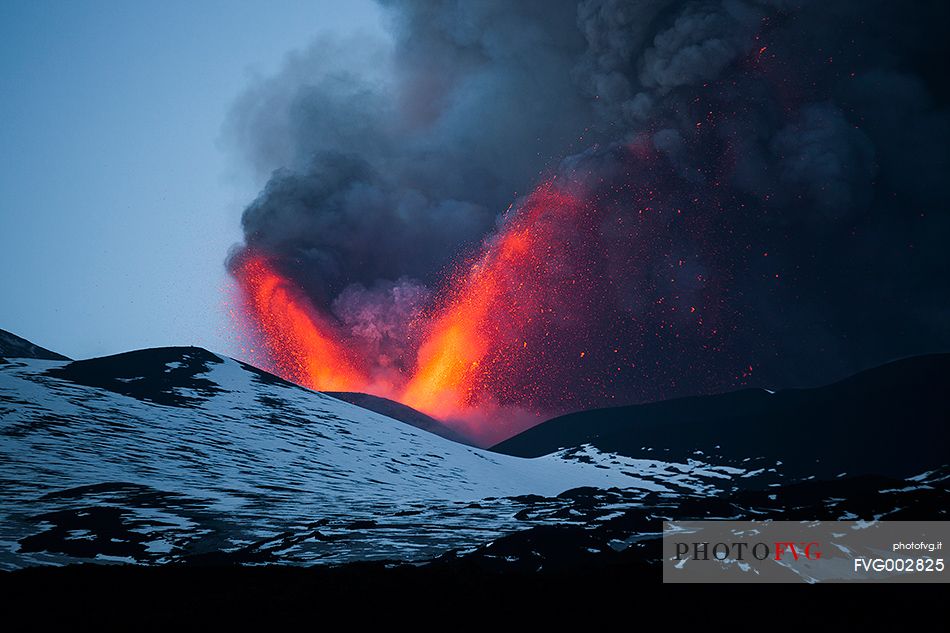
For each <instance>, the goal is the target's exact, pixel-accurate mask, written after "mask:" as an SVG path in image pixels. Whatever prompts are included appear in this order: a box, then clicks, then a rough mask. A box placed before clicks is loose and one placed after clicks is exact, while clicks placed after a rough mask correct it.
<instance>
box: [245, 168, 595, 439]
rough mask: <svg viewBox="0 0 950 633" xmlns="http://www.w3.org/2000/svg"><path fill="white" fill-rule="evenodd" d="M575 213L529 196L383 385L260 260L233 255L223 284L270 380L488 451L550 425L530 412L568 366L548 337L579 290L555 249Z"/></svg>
mask: <svg viewBox="0 0 950 633" xmlns="http://www.w3.org/2000/svg"><path fill="white" fill-rule="evenodd" d="M584 210H585V206H584V205H583V204H582V203H581V202H580V198H579V197H577V196H575V195H574V194H572V193H571V192H569V191H568V190H566V188H563V187H556V186H555V185H554V182H553V181H549V182H546V183H544V184H542V185H541V186H540V187H538V188H537V189H536V190H535V191H534V192H533V193H532V194H530V195H529V196H528V197H527V198H526V199H525V200H524V201H523V203H522V204H521V205H519V206H518V208H517V209H515V210H514V211H511V212H510V214H509V216H508V217H507V218H506V219H505V222H504V225H503V226H502V228H501V229H500V230H499V231H498V232H497V233H496V234H495V235H493V236H492V237H491V238H489V239H488V240H486V241H485V242H484V244H483V246H482V248H481V249H480V251H479V253H478V254H477V255H476V256H475V257H474V258H473V259H471V260H469V261H468V262H465V263H463V264H462V265H460V266H459V267H458V268H457V269H456V271H455V273H454V274H453V275H452V276H451V277H450V278H449V280H448V283H447V284H446V286H445V287H444V288H443V290H442V292H441V293H440V294H439V295H438V297H437V298H436V300H435V301H434V303H433V307H432V308H431V310H430V311H429V312H427V313H426V314H425V315H424V316H423V318H420V319H418V320H417V323H415V326H414V332H415V336H414V337H413V338H412V341H411V342H410V341H407V342H406V344H407V345H408V346H412V345H413V344H414V345H415V347H410V349H409V352H410V356H409V358H413V357H414V358H415V366H414V367H412V368H411V369H410V370H406V371H404V372H397V373H396V375H395V378H392V379H390V380H387V381H380V380H379V379H378V377H377V379H373V377H372V376H373V374H374V371H373V367H372V359H359V363H363V364H359V363H358V362H357V360H356V359H354V358H353V351H352V350H354V349H356V348H357V345H355V344H354V341H353V340H351V339H350V338H348V334H347V332H345V331H344V330H343V329H342V328H341V326H340V324H339V323H338V322H337V321H336V319H335V318H334V317H333V316H332V315H323V314H321V313H320V312H318V311H317V309H316V308H314V307H313V306H312V305H311V304H310V303H309V302H308V301H307V300H306V298H305V297H304V296H303V295H302V294H301V293H299V292H297V291H296V290H295V289H294V288H293V286H292V285H291V284H290V283H289V281H288V280H287V279H286V278H284V277H283V276H281V274H280V273H279V272H278V271H277V270H275V268H274V267H273V266H272V265H270V264H269V263H268V261H267V259H266V258H265V257H264V256H262V255H259V254H255V253H253V252H248V253H245V255H244V257H243V259H242V260H241V261H242V263H240V265H238V266H237V267H236V269H235V273H234V274H235V277H236V278H237V280H238V284H239V286H240V287H241V289H242V294H243V297H244V312H245V316H246V317H247V322H248V324H249V325H250V326H251V329H252V333H253V334H255V338H257V339H259V340H260V341H261V343H262V344H263V346H264V348H265V350H266V353H267V359H266V360H267V361H269V362H270V363H271V365H272V367H271V369H272V371H274V372H275V373H277V374H279V375H280V376H283V377H284V378H287V379H288V380H291V381H294V382H297V383H299V384H302V385H305V386H307V387H310V388H312V389H317V390H321V391H362V392H364V393H373V394H375V395H381V396H385V397H390V398H393V399H396V400H399V401H400V402H402V403H404V404H406V405H409V406H411V407H413V408H415V409H417V410H419V411H422V412H424V413H427V414H429V415H431V416H433V417H435V418H438V419H439V420H442V421H443V422H445V423H446V424H448V425H450V426H452V427H454V428H455V429H456V430H458V431H460V432H462V433H463V434H465V435H467V436H468V437H469V438H470V439H473V440H475V441H477V442H480V443H483V444H485V445H489V444H491V443H493V442H495V441H498V440H500V439H503V438H504V437H507V436H509V435H511V434H513V433H514V432H516V431H517V430H521V429H523V428H526V427H528V426H530V425H531V424H533V423H535V422H537V421H539V419H540V418H541V416H542V415H543V414H544V413H550V410H548V411H540V410H537V409H538V405H537V404H536V403H537V402H539V401H545V402H550V401H551V400H552V399H551V398H550V397H549V394H547V393H545V392H544V391H543V389H544V386H543V383H544V382H545V381H544V378H545V374H546V373H550V372H551V371H556V369H557V368H558V367H562V366H566V363H567V362H568V359H575V358H577V357H578V353H577V351H575V350H573V349H570V346H565V345H564V344H563V343H562V342H561V341H562V337H559V336H555V335H553V334H556V333H557V332H558V331H560V332H561V333H562V334H563V333H564V331H565V329H566V328H571V327H573V326H572V323H571V322H570V320H571V319H572V318H575V317H576V315H577V314H578V313H579V311H581V312H582V311H583V306H584V301H585V300H584V298H583V293H584V291H583V290H582V288H583V287H585V286H590V283H589V281H590V280H589V274H587V273H585V271H584V270H582V269H581V268H580V267H579V266H578V264H577V263H576V260H577V259H578V258H577V257H576V255H577V253H576V251H572V248H577V246H578V245H576V244H575V245H574V246H573V247H572V246H571V245H570V244H565V243H564V242H565V240H564V239H563V237H562V235H563V233H564V231H563V226H564V223H565V222H570V223H572V224H573V225H577V224H579V223H580V224H583V223H584V222H583V221H582V220H583V211H584ZM570 234H571V235H573V236H574V237H575V238H576V237H577V236H578V235H580V234H581V232H578V231H571V232H570ZM577 329H578V328H576V327H574V330H575V331H576V330H577ZM580 357H581V358H583V352H581V354H580Z"/></svg>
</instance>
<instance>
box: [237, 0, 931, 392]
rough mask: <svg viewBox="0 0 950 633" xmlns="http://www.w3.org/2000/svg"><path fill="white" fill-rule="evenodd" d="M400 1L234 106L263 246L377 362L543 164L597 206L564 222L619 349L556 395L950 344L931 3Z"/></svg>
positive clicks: (740, 376) (783, 379)
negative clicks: (368, 32) (262, 179)
mask: <svg viewBox="0 0 950 633" xmlns="http://www.w3.org/2000/svg"><path fill="white" fill-rule="evenodd" d="M384 8H385V11H386V13H387V15H388V18H389V21H390V25H391V39H389V40H386V41H380V42H373V41H369V40H368V39H367V38H363V39H352V40H344V41H334V40H330V39H320V40H317V41H316V42H315V43H314V44H313V46H312V47H311V48H310V49H308V50H306V51H303V52H300V53H296V54H294V55H293V56H291V57H290V58H289V59H288V62H287V64H286V66H285V68H284V69H283V70H282V71H281V72H280V73H278V74H277V75H276V76H274V77H271V78H269V79H264V80H261V81H259V82H258V83H256V84H255V85H253V86H251V87H250V88H249V89H248V91H247V92H246V94H244V95H243V96H242V97H241V98H240V100H239V101H238V103H237V104H236V106H235V108H234V111H233V115H232V117H231V120H230V122H229V126H228V129H229V131H230V132H229V135H230V138H231V139H232V140H233V142H234V144H235V146H236V147H237V148H238V149H239V150H240V151H241V153H242V154H243V155H244V156H245V157H246V159H247V161H248V162H249V164H251V165H252V166H253V167H254V168H255V169H257V170H259V171H261V172H264V173H270V177H269V181H268V183H267V185H266V187H265V188H264V190H263V191H262V192H261V193H260V195H259V196H258V198H257V199H256V200H255V201H254V202H253V203H252V204H250V205H249V206H248V208H247V210H246V211H245V213H244V216H243V227H244V233H245V243H246V246H245V248H247V249H253V251H254V252H264V253H267V254H268V256H269V257H270V258H271V259H272V261H273V262H274V265H276V266H277V267H278V268H279V269H280V270H281V271H282V273H283V274H285V275H287V276H288V277H290V278H291V279H292V280H293V281H294V283H295V284H296V285H297V286H299V287H300V288H302V289H303V290H304V292H305V293H306V295H307V296H308V297H309V298H310V300H311V301H313V302H314V304H315V305H317V306H318V307H319V308H321V309H323V310H325V311H326V312H327V313H329V314H334V315H335V316H336V318H337V320H338V323H339V324H340V326H341V327H342V328H344V329H345V330H347V331H349V332H351V333H352V334H354V335H355V337H356V339H357V340H360V341H362V343H360V345H365V346H366V350H368V351H366V352H365V353H367V354H371V355H373V356H374V357H376V358H379V359H382V360H381V361H380V363H381V364H382V366H384V367H386V368H391V369H392V370H393V371H396V372H399V371H404V370H405V369H406V368H407V367H408V366H409V365H411V362H412V354H413V353H414V348H413V347H412V343H413V341H412V332H411V328H410V324H411V322H412V320H413V319H414V318H416V317H418V315H419V313H420V311H424V310H425V309H426V306H427V304H428V303H429V302H430V300H431V298H432V296H433V293H435V292H437V291H438V290H439V286H440V280H441V279H443V276H444V275H445V274H446V272H447V271H450V270H452V269H453V268H454V267H455V265H456V264H458V262H459V261H460V257H464V256H468V255H469V254H470V253H472V252H473V251H474V250H476V249H477V248H478V246H479V244H480V243H481V241H482V240H483V239H484V238H485V236H486V235H488V234H490V233H492V232H493V231H494V230H495V228H496V226H497V223H498V218H499V216H500V215H501V214H502V213H503V212H504V211H505V210H506V209H507V208H508V207H509V205H511V204H512V203H514V204H515V207H516V208H517V206H518V204H519V203H518V201H519V200H521V199H522V196H524V195H526V194H527V193H528V192H530V191H531V190H532V189H533V188H534V187H535V186H536V185H537V183H538V182H539V181H542V180H544V179H546V178H549V177H551V176H557V177H558V178H561V179H562V181H567V182H574V183H577V185H578V188H579V189H581V190H583V191H584V192H585V193H584V195H585V196H586V197H587V199H586V200H587V203H589V204H590V205H593V206H595V207H596V208H597V209H598V210H597V213H596V217H595V220H596V223H597V227H596V231H588V232H587V233H584V235H585V237H584V238H583V240H581V239H580V238H578V239H575V240H572V235H573V234H574V233H572V232H579V231H582V230H584V231H587V229H589V228H590V223H591V221H592V220H591V218H590V217H588V216H586V215H579V216H577V218H585V219H584V220H583V221H582V220H579V219H577V218H575V219H574V220H571V221H566V222H564V225H563V231H562V233H560V234H559V238H558V239H560V240H562V241H563V243H564V244H571V245H570V246H569V247H567V249H566V250H565V252H573V250H571V249H574V250H576V248H577V246H576V245H577V244H581V243H582V244H585V245H587V246H589V247H590V248H591V249H594V250H597V251H598V252H597V254H596V259H597V261H596V266H593V265H592V266H593V268H591V270H594V269H596V272H597V275H598V279H603V280H607V281H606V282H604V288H603V292H602V293H601V294H599V295H598V296H597V301H596V305H597V306H598V307H602V308H603V309H602V310H601V312H600V313H601V314H602V316H603V320H602V321H601V322H600V323H598V324H597V325H596V326H594V327H590V328H588V329H587V330H586V331H585V332H586V334H585V336H588V338H591V340H590V341H589V343H590V346H592V347H595V348H603V349H609V350H610V353H605V354H604V355H603V357H602V358H601V360H599V361H598V362H597V364H595V365H594V366H593V367H592V368H591V367H588V368H587V369H584V370H578V372H579V373H577V374H576V380H574V381H573V383H568V382H566V381H565V382H564V383H563V384H561V383H559V384H556V385H554V386H553V387H552V386H551V385H548V386H547V387H546V388H545V389H544V390H543V391H544V394H545V395H544V397H545V398H551V397H557V396H556V395H551V394H552V393H554V392H558V393H561V392H564V391H565V390H567V391H570V390H573V392H572V393H571V394H569V395H570V397H567V398H565V399H564V401H563V402H562V403H561V404H562V406H561V407H560V408H571V407H580V406H593V405H597V404H608V403H614V402H621V401H623V402H630V401H642V400H651V399H658V398H664V397H670V396H675V395H683V394H690V393H697V392H703V391H715V390H722V389H728V388H734V387H736V386H739V385H744V384H759V385H764V386H780V387H784V386H794V385H802V384H816V383H821V382H824V381H828V380H831V379H834V378H837V377H840V376H842V375H844V374H847V373H850V372H853V371H857V370H859V369H861V368H863V367H867V366H870V365H873V364H876V363H880V362H883V361H886V360H888V359H890V358H893V357H896V356H902V355H907V354H911V353H920V352H927V351H935V350H942V349H946V348H947V347H948V346H950V328H948V326H947V324H948V322H950V321H948V317H950V310H948V307H950V306H948V302H950V299H948V294H947V293H946V275H947V273H948V272H950V270H948V263H950V262H948V255H947V252H948V251H947V249H946V247H945V246H946V237H947V235H948V233H947V229H948V218H947V209H948V202H950V200H948V185H947V184H946V179H945V172H946V169H947V166H948V160H947V159H948V148H950V143H948V141H950V117H948V112H947V95H948V93H947V89H946V86H945V83H944V82H943V78H942V75H941V72H942V71H941V60H942V59H945V57H946V52H947V51H946V50H945V49H946V46H947V44H946V39H945V38H944V37H943V36H942V35H941V33H940V29H941V28H942V25H943V24H946V18H947V17H948V16H947V15H946V14H947V9H946V8H945V6H944V5H942V4H941V3H935V2H924V3H920V4H918V5H915V6H914V7H913V9H911V8H909V7H904V6H898V3H888V2H867V3H853V2H844V1H841V2H836V1H834V0H831V1H828V2H821V3H809V2H795V1H793V0H788V1H778V0H777V1H765V0H762V1H757V0H721V1H709V2H670V1H665V0H653V1H650V0H646V1H642V2H632V1H623V0H585V1H583V2H580V3H578V2H573V1H554V0H536V1H520V2H507V1H504V0H498V1H484V2H475V3H457V2H430V1H418V2H399V3H396V2H393V3H390V2H386V3H384ZM578 235H579V233H578ZM239 259H240V253H238V254H237V255H236V256H235V258H234V261H237V260H239ZM589 307H590V306H586V307H585V310H588V308H589ZM700 313H701V316H702V318H701V319H700ZM621 322H622V325H616V324H617V323H621ZM525 345H527V342H525ZM620 348H624V349H623V351H622V352H621V351H618V352H616V353H617V354H618V356H616V357H614V356H612V354H613V353H614V350H615V349H620ZM552 353H553V352H552ZM571 353H573V352H571ZM565 354H566V352H565ZM558 358H559V362H567V361H566V360H563V359H560V357H558ZM585 358H590V355H588V356H585ZM618 359H620V362H619V363H618V362H617V361H618ZM615 366H616V369H615ZM608 371H609V372H614V373H617V372H619V373H620V374H621V375H622V377H621V378H610V379H605V378H603V377H602V376H603V375H606V374H607V372H608ZM584 372H588V373H586V374H585V373H584ZM598 376H600V377H598ZM523 379H524V380H528V379H530V376H525V377H524V378H523ZM525 388H526V389H527V388H528V387H525ZM519 404H522V405H524V404H525V403H524V402H519ZM530 404H537V403H530ZM557 408H558V407H554V409H557Z"/></svg>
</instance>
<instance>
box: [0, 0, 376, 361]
mask: <svg viewBox="0 0 950 633" xmlns="http://www.w3.org/2000/svg"><path fill="white" fill-rule="evenodd" d="M381 31H382V26H381V20H380V15H379V12H378V9H377V7H375V6H374V5H372V4H370V3H369V2H363V1H358V2H355V1H347V2H338V3H334V2H312V1H311V2H304V1H293V0H280V1H268V2H233V1H231V2H217V1H209V0H202V1H201V2H183V1H172V2H118V1H116V2H106V1H96V2H91V1H90V2H35V1H30V2H16V1H14V2H11V1H9V0H8V1H6V2H3V3H2V4H0V95H2V98H0V161H2V162H0V194H2V195H0V236H2V243H3V247H2V248H0V286H2V293H0V328H2V329H6V330H9V331H12V332H14V333H16V334H19V335H20V336H24V337H26V338H28V339H30V340H32V341H34V342H35V343H37V344H39V345H42V346H44V347H48V348H50V349H53V350H55V351H57V352H60V353H63V354H66V355H68V356H71V357H75V358H85V357H91V356H100V355H104V354H111V353H117V352H122V351H127V350H131V349H138V348H143V347H154V346H162V345H200V346H203V347H207V348H209V349H212V350H216V351H220V352H223V353H229V354H238V353H239V352H238V350H237V349H236V346H237V342H236V341H235V340H233V337H232V332H231V328H230V323H229V319H228V316H227V309H226V299H227V296H226V292H225V291H226V288H227V285H228V276H227V274H226V271H225V268H224V260H225V257H226V255H227V252H228V249H229V248H230V247H231V246H232V245H234V244H235V243H237V242H239V241H240V239H241V234H240V215H241V211H242V209H243V208H244V206H245V205H246V204H247V203H248V202H249V201H250V200H252V199H253V198H254V196H255V195H256V192H257V191H259V190H260V187H261V185H262V178H263V176H262V175H260V174H255V173H254V172H253V171H252V170H251V169H249V168H246V167H245V166H244V165H242V164H241V163H240V161H239V160H238V159H237V158H235V156H234V153H233V152H231V151H229V150H228V144H227V142H226V140H225V139H223V132H222V129H223V126H224V125H225V122H226V120H227V117H228V112H229V110H230V109H231V107H232V104H233V103H234V101H235V99H236V97H237V96H238V95H240V94H241V92H242V90H243V89H245V88H246V87H247V86H248V84H249V82H250V81H251V80H252V79H253V78H254V77H256V76H262V75H263V76H266V75H268V74H272V73H273V72H275V71H276V70H277V69H279V68H280V66H281V64H282V61H283V60H284V58H285V56H286V55H287V54H288V53H289V52H291V51H293V50H297V49H302V48H305V47H306V46H307V45H308V44H309V43H310V42H311V41H313V39H314V38H315V37H317V36H318V35H320V34H322V33H326V32H332V33H338V34H341V35H348V34H359V33H362V32H366V33H374V34H378V33H379V32H381Z"/></svg>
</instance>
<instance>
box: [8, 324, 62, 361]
mask: <svg viewBox="0 0 950 633" xmlns="http://www.w3.org/2000/svg"><path fill="white" fill-rule="evenodd" d="M4 356H5V357H7V358H41V359H44V360H69V358H67V357H65V356H63V355H62V354H57V353H56V352H51V351H50V350H48V349H45V348H43V347H40V346H39V345H36V344H34V343H31V342H30V341H28V340H26V339H25V338H20V337H19V336H17V335H16V334H12V333H10V332H7V331H6V330H0V357H4Z"/></svg>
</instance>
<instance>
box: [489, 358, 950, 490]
mask: <svg viewBox="0 0 950 633" xmlns="http://www.w3.org/2000/svg"><path fill="white" fill-rule="evenodd" d="M948 387H950V354H934V355H929V356H918V357H914V358H907V359H904V360H900V361H896V362H893V363H889V364H887V365H884V366H881V367H878V368H875V369H871V370H868V371H865V372H862V373H860V374H857V375H855V376H852V377H851V378H848V379H846V380H842V381H841V382H837V383H835V384H832V385H829V386H826V387H819V388H815V389H791V390H787V391H779V392H777V393H769V392H768V391H765V390H753V389H749V390H744V391H737V392H734V393H726V394H722V395H715V396H704V397H694V398H682V399H677V400H669V401H665V402H658V403H654V404H645V405H636V406H629V407H617V408H611V409H600V410H594V411H583V412H580V413H573V414H570V415H565V416H562V417H559V418H555V419H553V420H550V421H548V422H544V423H542V424H540V425H538V426H536V427H534V428H532V429H529V430H527V431H525V432H524V433H521V434H519V435H516V436H515V437H513V438H511V439H509V440H506V441H504V442H502V443H500V444H498V445H496V446H494V447H493V448H492V450H494V451H496V452H499V453H505V454H508V455H517V456H521V457H536V456H540V455H546V454H549V453H553V452H555V451H557V450H559V449H562V448H571V447H577V446H582V445H584V444H591V445H593V446H595V447H596V448H598V449H600V450H601V451H606V452H612V453H617V454H621V455H626V456H629V457H641V458H645V459H651V458H654V459H665V460H685V459H689V458H690V457H694V456H698V457H699V459H702V460H709V459H711V460H713V461H715V462H716V463H729V464H736V465H738V464H743V463H747V462H748V461H749V460H758V461H761V462H763V463H768V464H775V463H776V462H781V464H782V466H783V468H782V470H783V471H784V472H785V474H786V476H799V477H808V476H816V477H818V478H832V477H835V476H837V475H840V474H842V473H849V474H856V473H861V474H879V475H888V476H897V477H903V476H911V475H915V474H919V473H921V472H922V471H923V470H926V469H928V468H934V467H937V466H940V465H942V464H944V463H946V461H947V455H948V454H950V389H948ZM759 458H760V459H759Z"/></svg>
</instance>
